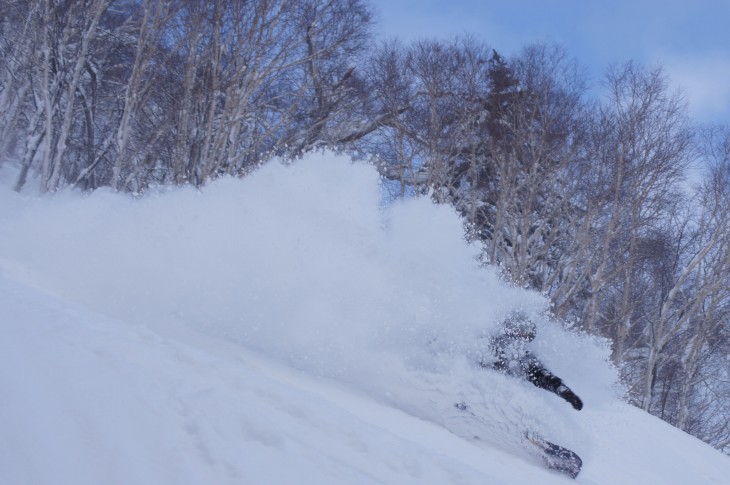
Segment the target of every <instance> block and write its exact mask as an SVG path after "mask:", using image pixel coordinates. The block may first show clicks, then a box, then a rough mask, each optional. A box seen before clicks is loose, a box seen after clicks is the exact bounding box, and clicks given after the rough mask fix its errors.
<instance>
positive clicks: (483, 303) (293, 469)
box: [0, 155, 730, 484]
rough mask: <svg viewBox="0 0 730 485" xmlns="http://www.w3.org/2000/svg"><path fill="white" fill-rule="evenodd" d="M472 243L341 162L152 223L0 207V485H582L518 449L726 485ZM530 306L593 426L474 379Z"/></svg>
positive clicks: (162, 205) (699, 451) (713, 466)
mask: <svg viewBox="0 0 730 485" xmlns="http://www.w3.org/2000/svg"><path fill="white" fill-rule="evenodd" d="M11 177H12V174H9V173H8V170H7V169H6V171H5V172H0V179H3V178H4V179H5V181H4V183H3V185H5V186H7V185H9V183H8V180H9V179H10V178H11ZM333 202H334V203H333ZM460 234H461V228H460V224H459V221H458V219H457V218H456V217H455V216H454V215H453V214H452V213H450V212H449V211H448V210H447V209H445V208H443V207H434V206H433V205H431V204H430V203H428V202H427V201H413V202H409V203H407V204H399V205H397V206H395V207H393V208H389V209H388V210H381V207H380V202H379V194H378V180H377V176H376V175H375V172H374V171H373V170H371V169H370V168H368V167H366V166H362V165H352V164H350V163H349V162H348V161H346V160H343V159H341V158H338V157H333V156H330V155H323V156H317V157H310V158H309V159H307V160H304V161H302V162H301V163H299V164H296V165H294V166H292V167H283V166H280V165H276V164H272V165H270V166H267V167H264V168H263V169H262V170H261V171H260V172H258V173H256V174H254V176H252V177H250V178H249V179H246V180H244V181H238V180H224V181H221V182H218V183H216V184H214V185H213V186H211V187H209V188H207V189H206V190H204V191H202V192H200V191H195V190H191V189H183V190H173V191H171V192H169V193H160V194H157V195H152V196H148V197H146V198H144V199H141V200H132V199H130V198H128V197H126V196H122V195H116V194H110V193H105V192H99V193H96V194H93V195H91V196H83V197H82V196H79V195H78V194H74V193H62V194H56V195H54V196H52V197H46V198H37V197H33V196H26V195H17V194H14V193H12V192H11V191H9V190H8V189H5V188H0V309H2V311H1V313H0V483H2V484H66V483H68V484H99V483H105V484H106V483H120V484H122V483H123V484H132V483H134V484H138V483H139V484H145V483H150V484H184V483H190V484H210V483H216V484H225V483H236V484H239V483H253V484H290V483H291V484H301V483H318V484H321V483H333V484H342V483H388V484H401V483H404V484H406V483H418V484H424V483H433V484H444V483H464V484H469V483H475V484H476V483H496V484H499V483H510V484H513V483H545V484H550V483H568V482H569V479H567V478H564V477H563V476H561V475H558V474H555V473H554V472H549V471H546V470H544V469H543V468H542V467H541V466H540V464H539V462H538V461H537V460H535V459H534V458H533V457H531V456H529V454H527V453H525V452H524V449H522V448H521V447H520V443H519V442H520V440H519V439H517V437H518V436H519V435H520V433H521V432H522V431H523V430H525V429H536V430H539V431H540V432H541V433H542V434H544V435H545V436H547V437H550V438H551V439H553V440H554V441H557V442H559V443H561V444H564V445H566V446H570V447H571V448H573V449H575V450H576V451H577V452H578V453H579V454H580V455H581V456H582V457H583V459H584V471H583V472H582V473H581V475H580V476H579V478H578V480H577V482H578V483H585V484H598V483H606V484H613V483H629V484H630V483H642V484H652V483H656V484H674V483H676V484H686V483H709V484H712V483H718V484H719V483H727V477H728V476H730V460H729V459H728V457H726V456H724V455H721V454H720V453H718V452H716V451H715V450H712V449H711V448H709V447H708V446H706V445H704V444H703V443H701V442H699V441H697V440H695V439H694V438H692V437H689V436H687V435H685V434H684V433H682V432H680V431H678V430H675V429H673V428H671V427H670V426H668V425H666V424H665V423H663V422H661V421H659V420H657V419H655V418H653V417H651V416H648V415H646V414H643V413H641V412H640V411H638V410H636V409H634V408H631V407H629V406H627V405H625V404H623V403H621V402H620V401H619V400H618V399H617V398H616V397H615V394H616V389H615V386H614V385H613V379H614V372H613V370H612V369H611V368H610V367H609V366H608V365H607V364H605V362H604V361H605V357H606V355H607V349H606V348H605V345H604V343H602V342H596V341H594V340H593V339H591V338H588V337H585V336H579V335H575V334H573V333H571V332H568V331H566V330H564V329H562V328H561V327H560V325H558V324H556V323H555V322H550V321H549V320H548V319H546V318H545V317H542V316H541V312H542V310H543V309H544V301H542V299H541V298H540V297H539V296H537V295H534V294H532V293H529V292H525V291H523V290H519V289H514V288H508V287H505V286H504V285H503V284H502V283H500V282H499V280H498V279H497V278H496V276H495V275H494V274H493V273H492V272H490V271H488V270H484V269H479V268H477V267H476V266H475V265H474V263H473V255H474V254H475V249H474V248H470V247H469V246H467V245H466V244H464V243H463V242H462V241H461V237H460ZM515 306H520V307H522V308H523V309H525V310H526V311H528V312H530V313H532V314H533V316H534V318H535V319H536V320H537V321H538V324H539V326H540V338H539V339H538V340H539V341H536V343H535V348H534V349H533V350H534V351H535V352H536V353H538V354H539V355H540V357H541V358H542V359H543V360H544V361H545V362H546V363H547V364H548V365H549V367H551V368H552V369H553V370H555V371H556V372H557V373H558V374H559V375H561V376H563V377H565V379H566V381H567V382H568V383H569V384H570V385H571V386H572V387H573V388H574V389H575V390H576V391H577V392H578V393H579V394H580V395H581V397H583V398H584V401H585V403H586V407H585V408H584V410H583V411H581V412H580V413H576V412H575V411H573V410H572V409H571V408H570V407H569V406H567V405H566V404H565V403H564V402H562V401H560V400H559V399H557V398H555V397H554V396H552V395H547V393H544V392H541V391H539V390H537V389H534V388H532V387H530V386H529V385H526V384H524V383H520V382H515V381H514V380H511V379H508V378H505V377H504V376H501V375H499V374H495V373H492V372H486V371H482V370H480V369H475V368H474V367H475V366H474V365H473V361H474V357H475V356H476V355H478V353H479V352H480V349H482V348H483V344H484V340H483V335H484V333H485V332H488V331H489V330H490V329H491V327H492V326H493V325H494V324H495V322H496V321H497V320H498V319H499V317H500V316H501V315H503V314H504V313H505V312H506V311H508V310H509V309H510V308H513V307H515ZM457 401H465V402H468V403H469V404H470V406H471V407H472V409H474V410H475V412H477V414H478V415H479V416H480V417H481V418H482V421H483V422H482V423H481V424H480V423H471V422H467V421H464V420H463V419H462V417H461V416H460V415H459V413H458V412H457V411H455V409H454V407H453V404H454V402H457ZM474 435H479V436H480V439H479V440H474V439H471V438H472V437H473V436H474Z"/></svg>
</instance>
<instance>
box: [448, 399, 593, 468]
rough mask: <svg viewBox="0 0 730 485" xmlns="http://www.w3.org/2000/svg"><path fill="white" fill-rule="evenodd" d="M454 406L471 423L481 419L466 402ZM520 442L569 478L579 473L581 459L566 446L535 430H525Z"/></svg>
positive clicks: (471, 435) (546, 463) (535, 455)
mask: <svg viewBox="0 0 730 485" xmlns="http://www.w3.org/2000/svg"><path fill="white" fill-rule="evenodd" d="M454 407H455V408H456V409H458V410H459V414H460V415H461V416H463V417H467V418H470V419H469V420H473V421H472V422H473V424H477V425H478V424H479V423H480V422H481V421H482V419H481V418H480V417H479V416H477V415H476V414H475V413H474V412H473V411H472V410H471V409H470V408H469V406H468V405H467V404H466V403H464V402H459V403H456V404H454ZM469 420H467V422H466V423H468V421H469ZM466 423H465V424H466ZM458 434H460V435H462V436H464V437H468V438H469V439H474V440H480V437H479V436H478V434H476V433H469V434H467V433H466V432H465V430H461V432H459V433H458ZM518 434H519V433H518ZM515 439H517V440H519V439H520V437H519V436H516V437H515ZM521 442H522V446H521V448H523V449H526V450H527V452H528V453H529V454H530V455H532V456H534V457H536V458H538V459H539V460H541V461H542V462H543V464H544V465H545V466H546V467H547V468H549V469H551V470H555V471H557V472H560V473H564V474H566V475H568V476H569V477H571V478H576V477H577V476H578V474H579V473H580V470H581V467H582V466H583V460H581V458H580V457H579V456H578V455H577V454H576V453H575V452H573V451H571V450H569V449H568V448H565V447H562V446H560V445H557V444H555V443H552V442H550V441H548V440H546V439H545V438H543V437H542V436H540V435H539V434H537V433H535V432H525V433H524V435H523V436H522V437H521Z"/></svg>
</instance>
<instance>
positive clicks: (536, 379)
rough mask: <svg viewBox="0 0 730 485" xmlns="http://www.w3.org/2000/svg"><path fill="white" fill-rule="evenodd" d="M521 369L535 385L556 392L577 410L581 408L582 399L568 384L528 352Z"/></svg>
mask: <svg viewBox="0 0 730 485" xmlns="http://www.w3.org/2000/svg"><path fill="white" fill-rule="evenodd" d="M523 370H524V372H525V377H526V378H527V380H528V381H529V382H531V383H532V384H533V385H535V386H536V387H539V388H540V389H545V390H546V391H550V392H552V393H554V394H557V395H558V396H560V397H561V398H563V399H565V400H566V401H568V402H569V403H570V405H571V406H573V408H574V409H576V410H578V411H580V410H581V409H583V401H582V400H581V399H580V398H579V397H578V396H577V395H576V394H575V393H574V392H573V391H572V390H571V389H570V388H569V387H568V386H566V385H565V384H563V380H562V379H561V378H560V377H558V376H556V375H554V374H553V373H551V372H550V371H549V370H547V369H546V368H545V366H543V365H542V363H541V362H540V361H539V360H537V358H536V357H534V356H533V355H532V354H528V356H527V358H526V359H525V361H524V367H523Z"/></svg>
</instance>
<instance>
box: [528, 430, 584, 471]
mask: <svg viewBox="0 0 730 485" xmlns="http://www.w3.org/2000/svg"><path fill="white" fill-rule="evenodd" d="M527 441H529V442H530V443H531V444H532V445H534V446H535V447H536V448H537V449H538V450H540V456H541V458H542V460H543V461H544V462H545V465H546V466H547V467H548V468H550V469H551V470H556V471H559V472H561V473H565V474H567V475H568V476H570V477H571V478H575V477H577V476H578V474H579V473H580V469H581V467H582V466H583V460H581V459H580V457H579V456H578V455H577V454H575V453H574V452H572V451H570V450H569V449H567V448H563V447H562V446H559V445H556V444H555V443H551V442H550V441H547V440H545V439H543V438H542V437H540V436H537V435H534V434H528V435H527Z"/></svg>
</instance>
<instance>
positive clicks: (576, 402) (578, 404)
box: [558, 387, 583, 411]
mask: <svg viewBox="0 0 730 485" xmlns="http://www.w3.org/2000/svg"><path fill="white" fill-rule="evenodd" d="M558 396H560V397H562V398H563V399H565V400H566V401H568V402H569V403H570V405H571V406H573V409H575V410H576V411H580V410H581V409H583V401H581V400H580V398H579V397H578V396H577V395H576V394H575V393H574V392H573V391H571V390H570V389H569V388H568V387H565V389H561V390H560V392H558Z"/></svg>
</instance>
